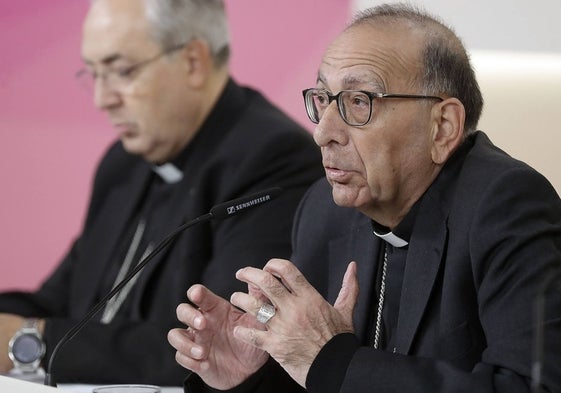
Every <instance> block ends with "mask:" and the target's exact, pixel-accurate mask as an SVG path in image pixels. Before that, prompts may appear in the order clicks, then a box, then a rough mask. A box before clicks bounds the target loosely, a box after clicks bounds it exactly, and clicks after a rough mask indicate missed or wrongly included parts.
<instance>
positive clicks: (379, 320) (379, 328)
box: [374, 245, 388, 349]
mask: <svg viewBox="0 0 561 393" xmlns="http://www.w3.org/2000/svg"><path fill="white" fill-rule="evenodd" d="M387 266H388V247H387V246H386V245H384V264H383V265H382V283H381V284H380V296H379V297H378V312H377V315H376V330H375V331H374V349H378V346H379V345H380V334H381V332H382V310H383V309H384V295H385V293H386V268H387Z"/></svg>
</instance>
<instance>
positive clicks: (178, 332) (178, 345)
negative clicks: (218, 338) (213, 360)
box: [167, 329, 207, 360]
mask: <svg viewBox="0 0 561 393" xmlns="http://www.w3.org/2000/svg"><path fill="white" fill-rule="evenodd" d="M193 334H196V333H195V332H192V331H190V330H189V329H172V330H170V331H169V332H168V337H167V338H168V342H169V343H170V345H171V346H172V347H174V348H175V349H176V350H177V352H179V353H181V354H182V356H183V357H189V358H192V359H194V360H202V359H206V357H207V353H206V351H205V349H204V348H203V347H201V346H200V345H197V344H196V343H195V342H194V341H193V337H192V335H193Z"/></svg>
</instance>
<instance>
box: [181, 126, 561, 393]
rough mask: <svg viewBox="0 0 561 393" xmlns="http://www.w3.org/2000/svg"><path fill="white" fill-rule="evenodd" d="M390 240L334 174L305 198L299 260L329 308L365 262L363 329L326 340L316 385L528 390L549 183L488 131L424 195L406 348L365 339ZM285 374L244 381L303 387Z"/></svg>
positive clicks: (558, 326)
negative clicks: (337, 192)
mask: <svg viewBox="0 0 561 393" xmlns="http://www.w3.org/2000/svg"><path fill="white" fill-rule="evenodd" d="M380 241H381V240H380V239H379V238H378V237H376V236H374V235H373V231H372V226H371V222H370V220H369V218H368V217H366V216H364V215H362V214H360V213H358V212H357V211H356V210H354V209H349V208H341V207H338V206H336V205H335V204H334V202H333V199H332V196H331V187H330V186H329V185H328V183H327V182H326V181H325V180H320V181H319V182H318V183H317V184H316V185H314V186H313V187H312V188H311V189H310V191H309V192H308V193H307V194H306V196H305V197H304V198H303V200H302V203H301V206H300V207H299V209H298V212H297V215H296V218H295V228H294V231H293V247H294V255H293V261H294V262H295V263H296V264H297V265H298V267H299V268H300V269H301V270H302V272H303V273H304V275H305V276H306V278H307V279H308V280H309V281H310V282H311V283H312V285H314V287H315V288H317V289H318V290H319V291H320V292H321V293H322V294H323V295H324V296H325V297H326V298H327V299H328V300H329V302H330V303H333V302H334V301H335V299H336V297H337V294H338V293H339V290H340V288H341V282H342V278H343V274H344V271H345V269H346V267H347V264H348V263H349V262H350V261H353V260H354V261H357V263H358V279H359V285H360V294H359V299H358V304H357V307H356V309H355V313H354V327H355V335H354V336H353V335H349V334H346V335H345V334H343V335H339V336H336V337H334V338H333V339H332V340H331V341H330V342H329V343H328V344H326V346H325V347H324V348H323V349H322V351H321V352H320V353H319V355H318V356H317V357H316V359H315V361H314V363H313V364H312V367H311V369H310V372H309V374H308V377H307V382H306V386H307V389H308V391H309V392H314V393H319V392H321V393H329V392H344V393H360V392H369V393H379V392H400V393H401V392H408V393H411V392H422V393H425V392H426V393H429V392H430V393H437V392H478V393H482V392H489V393H490V392H501V393H516V392H526V393H527V392H529V391H530V389H529V383H530V376H531V365H532V349H533V334H534V309H533V304H534V301H535V299H536V295H537V293H538V289H539V287H540V284H541V283H542V281H543V279H544V277H545V276H546V275H548V274H551V272H553V271H556V270H558V269H559V268H560V266H561V203H560V200H559V197H558V195H557V194H556V192H555V191H554V189H553V188H552V186H551V185H550V184H549V182H548V181H547V180H546V179H545V178H544V177H543V176H541V175H540V174H538V173H537V172H536V171H534V170H533V169H531V168H530V167H528V166H527V165H525V164H523V163H521V162H519V161H516V160H514V159H512V158H510V157H509V156H508V155H506V154H505V153H504V152H502V151H501V150H499V149H497V148H496V147H495V146H493V145H492V144H491V142H490V141H489V139H488V138H487V137H486V136H485V134H483V133H481V132H477V133H476V134H475V135H472V136H471V137H469V138H468V139H467V141H466V142H465V143H464V145H463V146H462V147H461V148H460V149H459V150H458V151H457V152H456V153H455V154H454V155H453V157H452V158H451V159H450V160H449V162H448V163H447V164H446V166H445V168H444V169H443V171H442V172H441V173H440V175H439V176H438V178H437V179H436V180H435V182H434V183H433V184H432V185H431V187H430V188H429V189H428V190H427V191H426V193H425V194H424V195H423V196H422V198H421V200H420V206H419V208H418V212H417V216H416V220H415V224H414V227H413V232H412V235H411V238H410V243H409V250H408V254H407V261H406V267H405V272H404V277H403V287H402V291H401V299H400V305H399V316H398V324H397V326H396V333H395V335H396V336H395V340H396V346H395V349H394V348H389V349H388V350H386V351H382V350H375V349H373V348H369V347H368V346H366V343H367V342H368V337H369V336H370V334H371V333H370V332H369V331H368V326H369V322H370V318H371V317H372V310H373V307H372V302H373V301H375V300H373V299H376V295H375V294H374V293H373V291H374V288H373V287H374V282H375V274H376V269H377V263H378V262H377V260H378V258H377V257H376V255H377V252H378V249H379V247H380V244H379V243H380ZM546 304H547V313H546V321H547V322H546V326H545V342H546V347H545V359H544V375H543V382H544V384H545V386H547V387H548V389H550V390H548V391H552V392H553V391H555V392H559V391H561V299H560V296H559V293H558V292H557V293H555V292H553V291H552V292H550V293H549V294H548V298H547V303H546ZM394 351H395V352H394ZM271 369H274V370H275V371H274V372H273V371H271ZM267 373H269V374H267ZM286 378H287V377H286V375H285V379H283V377H282V376H281V373H280V372H279V367H278V365H275V364H274V362H272V361H270V362H269V364H268V365H267V366H266V367H265V368H264V369H262V370H260V372H259V373H258V374H256V376H254V378H252V379H251V380H250V381H248V383H246V387H249V389H248V391H257V392H296V391H300V390H301V389H300V388H299V387H297V386H296V385H295V384H292V385H290V382H288V381H287V380H286ZM188 382H189V381H188ZM194 385H195V384H194ZM187 388H188V390H187V391H193V392H196V391H199V390H197V389H200V388H195V387H193V388H192V387H191V386H189V384H188V385H187ZM189 389H191V390H189Z"/></svg>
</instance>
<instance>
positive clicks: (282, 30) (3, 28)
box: [0, 0, 350, 290]
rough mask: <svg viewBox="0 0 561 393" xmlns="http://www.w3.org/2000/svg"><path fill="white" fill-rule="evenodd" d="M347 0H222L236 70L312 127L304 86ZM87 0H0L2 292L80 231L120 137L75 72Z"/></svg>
mask: <svg viewBox="0 0 561 393" xmlns="http://www.w3.org/2000/svg"><path fill="white" fill-rule="evenodd" d="M349 3H350V1H349V0H306V1H302V0H284V1H263V0H226V4H227V7H228V14H229V17H230V18H229V19H230V29H231V36H232V51H233V55H232V74H233V75H234V76H235V78H236V79H237V80H238V81H239V82H242V83H244V84H249V85H252V86H254V87H257V88H258V89H260V90H261V91H262V92H264V93H265V94H266V95H267V96H268V97H269V98H270V99H271V100H273V101H274V102H276V103H277V104H278V105H279V106H280V107H281V108H283V109H284V110H285V111H287V112H288V113H289V114H291V115H292V116H293V117H295V118H296V119H297V120H298V121H300V122H301V123H302V124H304V125H305V126H306V127H307V128H308V129H310V130H311V126H310V124H309V122H308V121H307V119H306V118H305V114H304V110H303V104H302V98H301V93H300V91H301V90H302V89H303V88H306V87H310V86H312V85H313V84H314V83H315V76H316V69H317V65H318V63H319V61H320V58H321V54H322V52H323V50H324V49H325V47H326V45H327V44H328V43H329V42H330V41H331V39H332V38H333V37H334V36H335V35H336V34H337V33H338V32H340V31H341V29H342V28H343V26H344V25H345V23H346V21H347V20H348V17H349V12H348V9H349V8H350V6H349ZM87 5H88V1H86V0H49V1H37V0H18V1H8V0H0V53H1V54H2V55H1V57H0V137H1V139H0V187H1V188H0V247H1V257H0V290H7V289H16V288H18V289H34V288H36V287H37V286H38V285H39V284H40V283H41V281H42V280H43V279H44V278H45V277H46V275H47V274H48V273H49V272H50V271H51V270H52V269H53V268H54V266H55V265H56V264H57V263H58V261H59V259H60V258H61V256H62V255H63V254H64V253H65V252H66V250H67V249H68V247H69V245H70V242H71V240H72V239H73V238H74V237H75V236H76V235H77V234H78V232H79V230H80V227H81V224H82V220H83V217H84V213H85V209H86V206H87V198H88V194H89V191H90V181H91V178H92V175H93V170H94V168H95V165H96V164H97V161H98V159H99V158H100V156H101V154H102V153H103V152H104V150H105V148H106V146H107V145H108V144H109V143H110V142H111V141H112V140H113V139H114V135H113V132H112V130H111V129H110V127H109V126H108V124H107V122H106V121H105V118H104V116H103V114H102V113H99V112H97V111H96V110H95V109H94V108H93V105H92V102H91V97H90V95H89V94H88V93H87V92H85V91H84V90H83V89H81V88H80V86H78V85H77V84H76V83H75V81H74V79H73V75H74V73H75V71H76V70H77V69H79V68H80V66H81V61H80V30H81V22H82V18H83V16H84V15H85V12H86V9H87Z"/></svg>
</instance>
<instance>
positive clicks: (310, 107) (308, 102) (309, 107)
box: [302, 87, 444, 127]
mask: <svg viewBox="0 0 561 393" xmlns="http://www.w3.org/2000/svg"><path fill="white" fill-rule="evenodd" d="M314 91H315V92H321V93H324V94H325V95H326V96H327V99H328V101H329V102H328V104H327V106H329V105H331V103H332V102H333V101H336V102H337V110H338V111H339V115H340V116H341V119H343V121H344V122H345V123H347V124H348V125H349V126H351V127H361V126H364V125H366V124H368V123H369V122H370V120H371V119H372V107H373V105H372V101H374V99H375V98H382V99H383V98H406V99H421V100H422V99H429V100H439V101H444V98H442V97H438V96H429V95H418V94H398V93H374V92H371V91H366V90H341V91H340V92H339V93H337V94H335V95H332V94H329V93H328V92H327V90H325V89H318V88H317V87H312V88H309V89H305V90H302V95H303V96H304V105H305V106H306V114H307V115H308V118H309V119H310V121H311V122H312V123H314V124H318V123H319V121H320V120H321V119H320V118H318V119H317V120H314V117H315V116H313V115H314V113H315V112H314V104H313V100H312V95H311V94H309V93H310V92H314ZM343 93H363V94H365V95H366V96H368V98H369V99H370V111H369V113H368V119H367V120H366V121H365V122H363V123H357V124H353V123H350V122H349V121H348V120H347V118H346V116H345V114H344V113H343V110H342V109H341V108H342V105H341V102H340V101H341V95H342V94H343ZM327 106H326V108H327Z"/></svg>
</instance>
